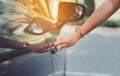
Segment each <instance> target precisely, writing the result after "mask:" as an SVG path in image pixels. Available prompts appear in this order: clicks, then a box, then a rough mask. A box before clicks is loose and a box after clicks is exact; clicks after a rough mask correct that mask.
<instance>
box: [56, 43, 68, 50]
mask: <svg viewBox="0 0 120 76" xmlns="http://www.w3.org/2000/svg"><path fill="white" fill-rule="evenodd" d="M66 47H67V45H66V44H61V45H58V46H57V49H58V50H60V49H63V48H66Z"/></svg>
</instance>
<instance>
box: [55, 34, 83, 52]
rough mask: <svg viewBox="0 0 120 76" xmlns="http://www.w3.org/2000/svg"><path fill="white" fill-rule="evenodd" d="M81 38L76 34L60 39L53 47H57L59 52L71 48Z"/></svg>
mask: <svg viewBox="0 0 120 76" xmlns="http://www.w3.org/2000/svg"><path fill="white" fill-rule="evenodd" d="M80 38H81V37H80V36H79V34H78V33H77V32H75V33H74V34H72V35H71V36H69V37H65V38H60V39H59V40H57V41H55V42H54V45H56V46H57V49H58V50H60V49H62V48H66V47H70V46H73V45H74V44H75V43H76V42H77V41H78V40H79V39H80Z"/></svg>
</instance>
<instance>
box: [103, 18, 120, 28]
mask: <svg viewBox="0 0 120 76" xmlns="http://www.w3.org/2000/svg"><path fill="white" fill-rule="evenodd" d="M101 26H106V27H120V21H119V20H117V21H115V20H107V21H105V22H104V23H102V24H101Z"/></svg>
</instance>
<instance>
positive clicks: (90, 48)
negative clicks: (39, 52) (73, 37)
mask: <svg viewBox="0 0 120 76" xmlns="http://www.w3.org/2000/svg"><path fill="white" fill-rule="evenodd" d="M61 1H68V2H76V3H81V4H85V5H87V9H86V15H85V17H84V19H82V20H80V21H78V22H74V23H68V24H66V25H65V26H64V27H63V28H62V31H63V32H62V33H65V32H66V31H67V33H69V32H71V31H70V30H73V31H74V26H75V27H76V26H80V25H82V24H83V23H84V22H85V21H86V20H87V18H88V17H89V16H90V15H91V14H92V13H93V12H94V10H95V9H96V8H97V7H98V6H99V5H100V4H101V3H102V2H103V1H104V0H15V1H14V0H0V35H1V36H3V37H5V38H9V39H12V40H15V41H19V42H29V43H31V44H36V43H41V42H43V41H45V39H46V37H47V38H48V39H51V38H52V37H53V36H52V35H51V34H49V33H45V35H46V37H45V35H31V34H28V33H25V32H24V31H23V30H24V29H25V28H26V27H27V26H28V24H29V23H30V22H31V21H32V19H33V18H34V17H35V16H42V17H45V18H47V19H49V20H50V21H51V22H53V23H54V22H56V21H57V13H58V4H59V2H61ZM32 3H33V4H32ZM39 6H40V7H39ZM102 13H104V12H102ZM68 27H69V28H68ZM119 27H120V10H118V11H117V12H116V13H115V14H114V15H112V16H111V17H110V18H109V19H108V20H107V21H105V22H104V23H102V24H101V25H100V26H99V27H98V28H96V29H95V30H93V31H92V32H91V33H90V34H88V35H87V36H86V37H85V38H84V39H82V40H81V41H80V42H78V43H77V44H76V45H75V46H73V47H70V48H67V50H66V51H67V53H66V56H67V60H66V62H67V65H66V70H67V71H66V75H68V76H120V73H119V70H120V66H119V65H120V57H119V53H120V52H119V51H120V40H119V39H120V28H119ZM28 53H30V52H28V51H26V50H22V51H21V50H15V49H3V48H0V62H1V63H2V62H4V61H6V60H9V59H11V58H15V57H18V56H22V55H25V54H28ZM56 62H57V59H56ZM63 63H64V60H63ZM59 73H60V72H56V73H55V76H57V75H58V74H59ZM1 76H2V75H1ZM23 76H24V75H23ZM34 76H35V75H34ZM36 76H37V75H36ZM47 76H49V75H47ZM58 76H59V75H58Z"/></svg>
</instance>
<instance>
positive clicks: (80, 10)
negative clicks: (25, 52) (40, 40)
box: [25, 2, 86, 35]
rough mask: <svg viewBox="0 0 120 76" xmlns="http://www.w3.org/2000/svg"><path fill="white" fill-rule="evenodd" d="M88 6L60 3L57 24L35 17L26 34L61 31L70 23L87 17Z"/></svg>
mask: <svg viewBox="0 0 120 76" xmlns="http://www.w3.org/2000/svg"><path fill="white" fill-rule="evenodd" d="M85 12H86V6H85V5H83V4H79V3H73V2H60V3H59V6H58V19H57V22H56V23H52V22H50V21H49V20H47V19H45V18H42V17H35V18H34V19H33V20H32V22H31V23H30V24H29V26H28V27H27V28H26V29H25V32H27V33H30V34H34V35H40V34H43V33H45V32H49V31H50V30H60V29H61V28H62V27H63V25H64V24H66V23H68V22H76V21H79V20H81V19H83V17H84V16H85Z"/></svg>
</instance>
